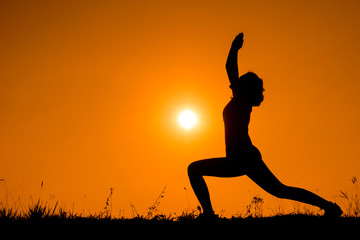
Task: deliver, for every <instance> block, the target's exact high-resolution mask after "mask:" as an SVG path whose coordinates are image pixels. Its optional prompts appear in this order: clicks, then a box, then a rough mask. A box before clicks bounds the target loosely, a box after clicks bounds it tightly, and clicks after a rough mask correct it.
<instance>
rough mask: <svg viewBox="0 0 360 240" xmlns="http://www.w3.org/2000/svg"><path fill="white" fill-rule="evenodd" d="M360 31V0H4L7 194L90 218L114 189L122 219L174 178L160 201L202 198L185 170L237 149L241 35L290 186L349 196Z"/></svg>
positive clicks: (248, 189) (276, 161)
mask: <svg viewBox="0 0 360 240" xmlns="http://www.w3.org/2000/svg"><path fill="white" fill-rule="evenodd" d="M359 26H360V2H359V1H356V0H353V1H350V0H339V1H331V0H326V1H320V0H319V1H308V0H305V1H304V0H301V1H300V0H299V1H297V0H296V1H265V0H264V1H257V0H246V1H239V0H234V1H227V0H222V1H213V0H211V1H209V0H206V1H194V0H191V1H188V0H181V1H175V0H174V1H168V0H167V1H165V0H164V1H145V0H144V1H137V0H129V1H123V0H119V1H116V0H113V1H110V0H109V1H106V0H105V1H88V0H86V1H85V0H84V1H72V0H71V1H70V0H69V1H66V0H65V1H48V0H44V1H1V2H0V32H1V37H0V179H4V181H1V182H0V183H1V185H0V201H1V202H0V204H1V205H5V206H9V205H10V206H11V205H16V206H17V207H18V208H20V209H22V208H23V209H25V208H27V206H28V205H29V204H30V203H31V201H35V200H37V199H38V198H39V197H41V199H42V200H43V201H44V202H45V201H47V202H48V203H49V204H50V205H53V204H55V202H56V201H58V202H59V204H60V205H61V206H64V207H66V208H68V209H72V208H74V210H75V211H76V212H84V213H85V214H88V213H95V212H99V211H102V210H103V207H104V206H105V201H106V198H107V197H108V195H109V193H110V188H113V189H114V193H113V196H112V205H113V209H112V211H113V215H115V216H119V212H121V214H123V215H126V216H132V210H131V207H130V203H132V204H133V205H134V206H135V207H136V210H137V211H138V212H139V213H146V211H147V208H148V207H150V206H151V205H152V204H153V203H154V201H155V199H156V198H157V197H158V195H159V194H160V192H161V190H162V189H163V188H164V186H165V185H166V184H167V187H166V193H165V195H164V198H163V199H161V204H160V206H159V208H158V209H159V211H162V212H164V213H169V212H176V213H178V214H180V213H181V211H183V210H186V209H188V208H189V207H190V208H194V209H195V208H196V206H197V204H198V203H197V200H196V197H195V195H194V193H193V191H192V189H191V186H190V183H189V181H188V177H187V166H188V165H189V164H190V163H191V162H193V161H195V160H200V159H205V158H211V157H222V156H225V143H224V126H223V120H222V110H223V108H224V107H225V105H226V104H227V102H228V101H229V100H230V99H231V90H230V88H229V82H228V79H227V75H226V71H225V61H226V58H227V54H228V51H229V48H230V45H231V42H232V40H233V38H234V37H235V36H236V35H237V34H238V33H239V32H244V46H243V48H242V49H241V50H240V52H239V71H240V74H244V73H246V72H247V71H253V72H255V73H257V74H258V75H259V77H261V78H262V79H263V81H264V88H265V92H264V95H265V100H264V102H263V103H262V105H261V106H260V107H259V108H254V109H253V112H252V115H251V122H250V126H249V132H250V137H251V138H252V141H253V144H254V145H255V146H257V147H258V148H259V150H260V151H261V153H262V156H263V159H264V161H265V163H266V164H267V165H268V167H269V168H270V169H271V170H272V172H273V173H274V174H275V175H276V176H277V177H278V178H279V179H280V181H282V182H283V183H284V184H287V185H291V186H298V187H302V188H305V189H308V190H310V191H314V192H316V193H318V194H319V195H320V196H322V197H324V198H326V199H328V200H331V201H340V200H339V198H338V197H336V196H337V195H338V193H339V190H343V191H347V190H350V189H351V181H350V180H351V178H352V177H353V176H355V177H358V178H359V177H360V161H359V160H360V157H359V155H360V153H359V151H360V125H359V122H360V94H359V91H360V78H359V73H358V71H359V63H360V28H359ZM185 109H191V110H192V111H194V112H195V113H196V114H197V118H198V123H197V124H196V125H195V126H194V127H193V128H191V129H189V130H186V129H183V128H182V127H181V126H180V125H179V124H178V121H177V117H178V114H179V113H180V112H181V111H182V110H185ZM42 181H43V187H42V189H41V182H42ZM206 181H207V183H208V186H209V190H210V194H211V198H212V201H213V206H214V210H215V211H217V212H220V211H222V210H224V211H225V214H228V215H231V214H238V213H241V212H243V211H244V209H245V207H246V205H247V204H249V203H250V201H251V198H252V197H253V196H255V195H257V194H260V195H261V196H262V197H263V198H264V200H265V205H264V210H267V209H270V208H275V207H277V206H283V205H286V206H288V208H289V209H290V208H292V206H293V202H290V201H285V200H278V199H276V198H275V197H272V196H270V195H269V194H267V193H265V192H264V191H263V190H262V189H260V188H259V187H258V186H256V185H255V184H254V183H252V182H251V180H249V179H248V178H247V177H239V178H229V179H221V178H211V177H207V178H206ZM185 189H186V190H185ZM290 210H291V209H290Z"/></svg>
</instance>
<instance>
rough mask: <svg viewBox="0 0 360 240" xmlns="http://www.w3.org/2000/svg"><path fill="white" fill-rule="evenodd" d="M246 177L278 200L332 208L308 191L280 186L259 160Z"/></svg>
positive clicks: (328, 203) (329, 204) (330, 204)
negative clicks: (284, 199) (282, 199)
mask: <svg viewBox="0 0 360 240" xmlns="http://www.w3.org/2000/svg"><path fill="white" fill-rule="evenodd" d="M247 175H248V177H249V178H250V179H251V180H253V181H254V182H255V183H256V184H257V185H259V186H260V187H261V188H262V189H264V190H265V191H267V192H268V193H270V194H272V195H274V196H276V197H278V198H286V199H291V200H295V201H299V202H303V203H307V204H311V205H314V206H317V207H319V208H322V209H327V208H329V207H331V206H332V203H331V202H328V201H326V200H325V199H323V198H321V197H319V196H318V195H316V194H314V193H312V192H310V191H307V190H304V189H301V188H296V187H289V186H286V185H284V184H282V183H281V182H280V181H279V180H278V179H277V178H276V177H275V176H274V174H272V172H271V171H270V170H269V169H268V167H267V166H266V165H265V163H264V162H263V161H262V160H261V159H257V160H256V161H254V165H252V167H251V168H250V169H249V172H248V173H247Z"/></svg>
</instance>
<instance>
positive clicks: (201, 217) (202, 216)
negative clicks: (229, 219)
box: [196, 212, 219, 222]
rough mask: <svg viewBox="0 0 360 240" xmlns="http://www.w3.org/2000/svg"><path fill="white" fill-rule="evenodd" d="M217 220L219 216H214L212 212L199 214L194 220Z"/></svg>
mask: <svg viewBox="0 0 360 240" xmlns="http://www.w3.org/2000/svg"><path fill="white" fill-rule="evenodd" d="M217 219H219V216H218V215H216V214H214V212H204V213H200V215H199V216H197V218H196V220H198V221H200V222H214V221H216V220H217Z"/></svg>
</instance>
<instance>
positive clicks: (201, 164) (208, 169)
mask: <svg viewBox="0 0 360 240" xmlns="http://www.w3.org/2000/svg"><path fill="white" fill-rule="evenodd" d="M243 36H244V35H243V33H240V34H239V35H237V36H236V37H235V39H234V41H233V42H232V45H231V48H230V52H229V56H228V59H227V62H226V71H227V74H228V77H229V80H230V84H231V85H230V88H231V89H232V92H233V98H232V99H231V100H230V102H229V103H228V104H227V105H226V107H225V108H224V111H223V118H224V124H225V144H226V157H223V158H211V159H206V160H201V161H196V162H193V163H191V164H190V165H189V167H188V174H189V179H190V183H191V186H192V188H193V190H194V192H195V195H196V196H197V198H198V200H199V202H200V204H201V206H202V208H203V214H202V216H203V217H207V216H209V217H211V216H216V215H214V211H213V208H212V205H211V201H210V195H209V191H208V188H207V186H206V183H205V181H204V178H203V176H215V177H237V176H242V175H247V176H248V177H249V178H250V179H251V180H253V181H254V182H255V183H256V184H257V185H259V186H260V187H261V188H262V189H264V190H265V191H266V192H268V193H270V194H272V195H274V196H276V197H279V198H286V199H291V200H296V201H299V202H303V203H307V204H311V205H314V206H317V207H319V208H322V209H324V210H325V216H340V215H341V214H342V211H341V209H340V207H339V206H338V205H337V204H335V203H332V202H329V201H326V200H325V199H323V198H321V197H319V196H318V195H316V194H314V193H312V192H309V191H307V190H304V189H301V188H296V187H290V186H286V185H284V184H282V183H281V182H280V181H279V180H278V179H277V178H276V177H275V176H274V175H273V174H272V172H271V171H270V170H269V169H268V167H267V166H266V165H265V163H264V162H263V161H262V158H261V154H260V152H259V150H258V149H257V148H256V147H255V146H254V145H252V143H251V140H250V137H249V133H248V126H249V121H250V114H251V111H252V107H253V106H255V107H257V106H260V104H261V102H262V101H263V99H264V96H263V91H264V89H263V82H262V79H261V78H259V77H258V76H257V75H256V74H255V73H252V72H248V73H246V74H244V75H242V76H241V77H239V73H238V64H237V54H238V51H239V49H240V48H241V47H242V45H243V42H244V40H243Z"/></svg>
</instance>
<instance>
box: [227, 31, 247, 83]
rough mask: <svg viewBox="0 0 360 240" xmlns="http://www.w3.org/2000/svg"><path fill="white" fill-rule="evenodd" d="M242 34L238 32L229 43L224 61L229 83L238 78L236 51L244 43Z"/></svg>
mask: <svg viewBox="0 0 360 240" xmlns="http://www.w3.org/2000/svg"><path fill="white" fill-rule="evenodd" d="M243 37H244V34H243V33H239V34H238V35H237V36H236V37H235V39H234V41H233V42H232V44H231V48H230V52H229V55H228V58H227V61H226V72H227V75H228V77H229V81H230V84H232V83H233V82H234V81H236V80H237V79H238V78H239V70H238V61H237V57H238V51H239V49H240V48H241V47H242V45H243V43H244V39H243Z"/></svg>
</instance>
